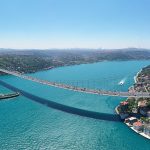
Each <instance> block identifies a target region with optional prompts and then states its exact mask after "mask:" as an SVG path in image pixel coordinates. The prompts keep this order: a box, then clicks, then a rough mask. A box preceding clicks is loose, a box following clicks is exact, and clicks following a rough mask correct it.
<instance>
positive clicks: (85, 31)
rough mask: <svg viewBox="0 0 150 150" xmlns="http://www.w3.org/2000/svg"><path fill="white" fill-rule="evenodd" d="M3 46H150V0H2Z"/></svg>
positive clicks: (0, 28)
mask: <svg viewBox="0 0 150 150" xmlns="http://www.w3.org/2000/svg"><path fill="white" fill-rule="evenodd" d="M0 14H1V15H0V21H1V23H0V48H13V49H52V48H58V49H63V48H65V49H66V48H93V49H94V48H102V49H119V48H128V47H135V48H147V49H150V28H149V27H150V0H142V1H141V0H132V1H131V0H125V1H123V0H13V1H12V0H5V1H4V0H0Z"/></svg>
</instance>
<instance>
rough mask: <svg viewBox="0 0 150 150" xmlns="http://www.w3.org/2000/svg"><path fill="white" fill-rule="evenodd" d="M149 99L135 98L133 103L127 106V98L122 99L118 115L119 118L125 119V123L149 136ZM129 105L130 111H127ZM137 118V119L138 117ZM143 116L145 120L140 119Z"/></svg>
mask: <svg viewBox="0 0 150 150" xmlns="http://www.w3.org/2000/svg"><path fill="white" fill-rule="evenodd" d="M148 101H149V100H139V101H138V102H137V101H136V100H135V103H136V104H135V105H134V104H132V107H131V106H129V105H130V103H129V101H128V100H126V101H123V102H121V103H120V105H119V115H120V117H121V119H125V123H126V124H127V125H128V126H129V127H131V128H133V130H135V131H137V132H141V133H142V134H144V135H147V136H149V137H150V108H149V106H148ZM129 107H130V109H131V111H129ZM138 118H139V119H138ZM141 118H144V119H145V120H146V121H144V120H142V119H141Z"/></svg>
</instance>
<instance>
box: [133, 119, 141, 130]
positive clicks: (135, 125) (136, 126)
mask: <svg viewBox="0 0 150 150" xmlns="http://www.w3.org/2000/svg"><path fill="white" fill-rule="evenodd" d="M133 128H134V129H135V130H138V131H140V130H142V129H143V124H142V123H141V122H140V121H137V122H134V123H133Z"/></svg>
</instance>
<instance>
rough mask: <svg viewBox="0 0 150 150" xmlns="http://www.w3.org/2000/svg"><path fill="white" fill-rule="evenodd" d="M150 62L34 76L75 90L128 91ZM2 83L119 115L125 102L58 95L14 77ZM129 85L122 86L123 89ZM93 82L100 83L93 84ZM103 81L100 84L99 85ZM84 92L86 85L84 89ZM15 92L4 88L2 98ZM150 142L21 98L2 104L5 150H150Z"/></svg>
mask: <svg viewBox="0 0 150 150" xmlns="http://www.w3.org/2000/svg"><path fill="white" fill-rule="evenodd" d="M148 64H150V62H149V61H124V62H122V61H121V62H115V61H113V62H100V63H94V64H86V65H78V66H69V67H61V68H57V69H52V70H49V71H41V72H38V73H35V74H31V75H32V76H35V77H38V78H40V79H45V80H50V81H61V82H65V83H69V84H74V83H72V82H73V81H76V80H80V81H81V80H84V81H87V80H88V81H90V84H88V83H86V84H85V85H84V86H89V87H93V88H103V89H107V90H121V91H127V90H128V87H129V86H131V85H132V84H133V83H134V79H133V77H134V76H135V75H136V73H137V72H138V71H139V70H140V69H141V68H142V67H144V66H146V65H148ZM0 79H1V80H4V81H5V82H7V83H9V84H11V85H13V86H16V87H18V88H20V89H23V90H25V91H27V92H30V93H32V94H35V95H37V96H40V97H43V98H47V99H49V100H53V101H56V102H59V103H62V104H66V105H69V106H73V107H77V108H82V109H86V110H92V111H97V112H103V113H109V114H114V113H115V112H114V108H115V107H116V106H117V105H118V103H119V102H120V101H121V100H123V99H124V98H119V97H106V96H98V95H91V94H83V93H78V92H73V91H67V90H63V89H57V88H53V87H48V86H45V85H40V84H38V83H33V82H31V81H26V80H23V79H19V78H17V77H13V76H1V77H0ZM123 79H125V82H124V84H123V85H122V86H119V85H118V83H119V82H120V81H121V80H123ZM92 80H94V83H93V84H92V82H91V81H92ZM96 81H97V82H96ZM78 84H79V85H80V84H81V86H83V83H81V82H80V83H78ZM7 92H10V90H8V89H6V88H4V87H2V86H0V93H7ZM149 147H150V141H149V140H147V139H145V138H143V137H141V136H139V135H137V134H136V133H134V132H133V131H132V130H130V129H129V128H128V127H127V126H125V125H124V124H123V123H121V122H110V121H103V120H95V119H91V118H85V117H80V116H76V115H71V114H68V113H64V112H61V111H58V110H54V109H51V108H48V107H45V106H44V105H41V104H38V103H36V102H33V101H31V100H29V99H27V98H25V97H22V96H19V97H17V98H15V99H14V100H12V101H1V102H0V149H2V150H5V149H6V150H7V149H9V150H20V149H27V150H30V149H31V150H34V149H35V150H36V149H37V150H38V149H39V150H40V149H42V150H43V149H44V150H45V149H48V150H55V149H57V150H67V149H68V150H71V149H75V150H76V149H77V150H118V149H119V150H127V149H128V150H135V149H136V150H149Z"/></svg>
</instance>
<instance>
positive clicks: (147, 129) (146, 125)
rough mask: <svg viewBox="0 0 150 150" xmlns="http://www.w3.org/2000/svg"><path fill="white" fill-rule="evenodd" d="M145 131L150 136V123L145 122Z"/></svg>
mask: <svg viewBox="0 0 150 150" xmlns="http://www.w3.org/2000/svg"><path fill="white" fill-rule="evenodd" d="M143 132H144V133H145V134H146V135H148V136H150V124H145V125H144V129H143Z"/></svg>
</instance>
